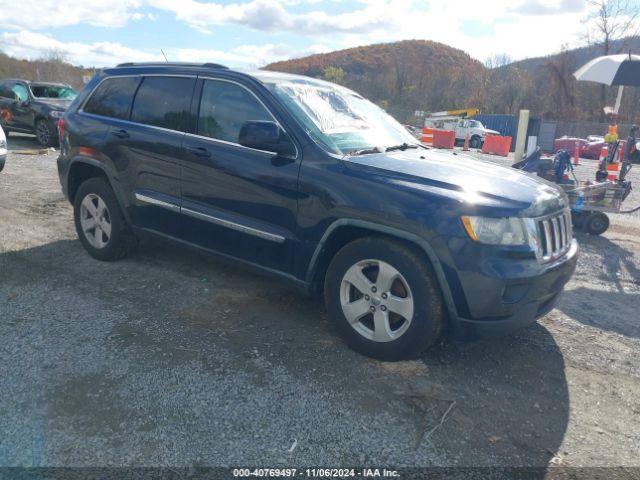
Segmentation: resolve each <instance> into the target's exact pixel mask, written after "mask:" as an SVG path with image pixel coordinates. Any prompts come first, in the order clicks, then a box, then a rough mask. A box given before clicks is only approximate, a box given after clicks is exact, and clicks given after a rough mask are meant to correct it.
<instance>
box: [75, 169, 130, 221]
mask: <svg viewBox="0 0 640 480" xmlns="http://www.w3.org/2000/svg"><path fill="white" fill-rule="evenodd" d="M96 177H97V178H103V179H105V180H106V181H107V183H108V184H109V186H110V187H111V190H113V193H114V195H115V197H116V200H117V201H118V204H119V205H120V210H121V211H122V214H123V215H124V217H125V220H126V221H127V223H129V224H131V222H130V218H129V215H128V212H127V209H126V208H125V204H124V202H123V200H122V192H121V191H120V190H119V189H118V188H116V184H115V182H114V181H113V176H112V175H111V174H110V172H109V171H108V169H107V168H106V165H105V164H104V163H102V162H99V161H98V160H96V159H93V158H90V157H75V158H73V159H72V160H71V162H70V165H69V172H68V174H67V197H68V199H69V202H70V203H71V204H72V205H73V203H74V201H75V195H76V192H77V191H78V187H80V185H82V183H83V182H85V181H86V180H89V179H90V178H96Z"/></svg>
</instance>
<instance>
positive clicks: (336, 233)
mask: <svg viewBox="0 0 640 480" xmlns="http://www.w3.org/2000/svg"><path fill="white" fill-rule="evenodd" d="M366 236H381V237H385V238H389V239H392V240H396V241H400V242H402V243H404V244H406V245H408V246H409V247H412V248H415V249H417V250H419V251H420V252H421V253H422V254H424V255H425V257H426V259H427V261H428V262H429V264H430V266H431V268H432V269H433V271H434V273H435V275H436V279H437V281H438V286H439V287H440V291H441V292H442V297H443V298H444V301H445V306H446V309H447V312H448V314H449V318H450V320H451V321H456V319H457V318H458V315H457V311H456V307H455V303H454V301H453V296H452V294H451V289H450V288H449V283H448V282H447V279H446V277H445V274H444V270H443V268H442V265H441V263H440V260H439V259H438V256H437V255H436V253H435V251H434V249H433V247H431V245H430V244H429V242H428V241H427V240H425V239H424V238H422V237H420V236H418V235H416V234H414V233H411V232H407V231H405V230H401V229H398V228H395V227H390V226H387V225H381V224H377V223H373V222H369V221H364V220H357V219H340V220H336V221H335V222H333V223H332V224H331V225H330V226H329V227H328V228H327V230H326V231H325V233H324V235H323V236H322V239H321V240H320V242H319V243H318V246H317V247H316V250H315V251H314V253H313V256H312V258H311V261H310V263H309V267H308V269H307V275H306V281H307V282H308V284H309V285H310V288H311V289H315V288H318V287H319V286H321V285H322V282H323V281H324V276H325V274H326V271H327V268H328V266H329V263H330V262H331V259H332V258H333V257H334V255H335V254H336V253H337V252H338V251H339V250H340V249H341V248H342V247H343V246H345V245H346V244H347V243H349V242H352V241H353V240H356V239H358V238H362V237H366Z"/></svg>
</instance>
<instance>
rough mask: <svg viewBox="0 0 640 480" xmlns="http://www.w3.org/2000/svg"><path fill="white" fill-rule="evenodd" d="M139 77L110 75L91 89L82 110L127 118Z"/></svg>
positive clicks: (111, 116) (122, 118)
mask: <svg viewBox="0 0 640 480" xmlns="http://www.w3.org/2000/svg"><path fill="white" fill-rule="evenodd" d="M139 83H140V78H139V77H112V78H108V79H106V80H104V81H103V82H102V83H101V84H100V85H98V87H97V88H96V89H95V90H94V91H93V93H92V94H91V96H90V97H89V100H87V103H86V104H85V105H84V108H83V109H82V110H83V111H85V112H87V113H93V114H95V115H101V116H103V117H110V118H117V119H120V120H127V119H128V118H129V109H130V107H131V102H132V100H133V95H134V94H135V92H136V88H138V84H139Z"/></svg>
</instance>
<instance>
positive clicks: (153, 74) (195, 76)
mask: <svg viewBox="0 0 640 480" xmlns="http://www.w3.org/2000/svg"><path fill="white" fill-rule="evenodd" d="M142 77H181V78H195V79H196V81H197V80H199V79H202V80H213V81H220V82H227V83H233V84H235V85H238V86H239V87H241V88H244V89H245V90H246V91H247V92H249V93H250V94H251V95H252V96H253V97H254V98H255V99H256V100H257V101H258V102H259V103H260V105H262V107H263V108H264V109H265V110H266V111H267V113H268V114H269V116H270V117H271V118H272V119H273V121H274V122H275V123H276V124H277V125H278V127H280V128H281V129H282V131H283V132H284V133H286V134H287V136H288V137H289V138H290V139H291V142H292V143H293V147H294V148H295V149H296V154H295V156H293V157H291V158H294V159H295V160H297V159H298V156H299V152H300V151H299V150H298V145H296V142H295V141H294V140H293V137H292V136H291V135H289V132H287V130H286V129H285V128H284V127H283V126H282V124H281V123H280V122H279V121H278V119H277V118H276V117H275V116H274V115H273V113H272V112H271V110H269V108H268V107H267V106H266V105H265V104H264V102H263V101H262V100H260V98H258V96H257V95H256V94H255V93H254V92H253V91H251V89H249V88H247V87H246V86H245V85H242V84H241V83H238V82H236V81H234V80H229V79H226V78H216V77H209V76H201V75H181V74H167V73H149V74H143V73H138V74H127V75H113V76H110V77H105V78H103V79H102V80H100V82H98V84H97V85H96V86H95V87H94V88H93V90H92V91H91V93H90V94H89V95H88V96H87V98H85V99H84V100H83V101H82V104H81V105H80V107H78V110H77V113H78V114H79V115H85V116H88V117H92V118H97V119H104V120H115V121H117V122H125V123H127V124H129V125H136V126H143V127H149V128H153V129H157V130H161V131H165V132H174V133H179V134H183V135H188V136H190V137H193V138H198V139H202V140H209V141H212V142H219V143H222V144H224V145H232V146H235V147H240V148H244V149H247V150H251V151H252V152H262V153H267V154H269V155H272V156H275V155H277V154H278V153H277V152H272V151H270V150H260V149H257V148H251V147H245V146H244V145H240V144H239V143H235V142H228V141H226V140H221V139H218V138H213V137H207V136H206V135H199V134H197V133H191V132H183V131H181V130H173V129H171V128H165V127H158V126H156V125H148V124H146V123H139V122H133V121H131V120H125V119H122V118H116V117H107V116H104V115H98V114H97V113H91V112H85V111H84V107H85V105H86V104H87V102H88V101H89V99H90V98H91V97H92V96H93V95H94V93H95V92H96V90H97V89H98V87H100V85H102V84H103V83H104V82H106V81H107V80H110V79H112V78H142ZM136 93H137V91H136ZM134 100H135V95H134ZM200 101H201V98H199V99H198V117H199V116H200V115H199V114H200ZM131 106H132V107H133V104H132V105H131Z"/></svg>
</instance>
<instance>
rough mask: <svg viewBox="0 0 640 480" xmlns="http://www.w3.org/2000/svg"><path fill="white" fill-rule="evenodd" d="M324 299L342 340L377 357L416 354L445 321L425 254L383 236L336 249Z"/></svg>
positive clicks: (437, 332)
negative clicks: (423, 255)
mask: <svg viewBox="0 0 640 480" xmlns="http://www.w3.org/2000/svg"><path fill="white" fill-rule="evenodd" d="M325 302H326V305H327V310H328V311H329V315H330V317H331V319H332V321H333V323H334V324H335V326H336V328H337V329H338V331H339V332H340V334H341V335H342V337H343V338H344V339H345V341H346V343H347V344H348V345H349V346H350V347H351V348H353V349H354V350H356V351H358V352H360V353H362V354H363V355H367V356H370V357H373V358H377V359H380V360H390V361H395V360H405V359H410V358H415V357H417V356H419V355H420V354H421V353H422V352H424V351H425V350H426V349H427V348H428V347H429V346H431V345H432V344H433V343H434V342H435V341H436V340H437V339H438V337H439V336H440V333H441V331H442V327H443V323H444V310H443V305H442V300H441V296H440V291H439V289H438V286H437V284H436V280H435V277H434V275H433V273H432V271H431V269H430V268H429V265H427V263H426V261H425V259H424V258H423V257H422V256H421V255H418V254H417V253H416V252H414V251H413V250H411V249H410V248H407V247H406V246H405V245H404V244H401V243H399V242H395V241H392V240H387V239H383V238H363V239H359V240H355V241H353V242H351V243H349V244H348V245H346V246H345V247H343V248H342V249H341V250H340V251H339V252H338V253H337V254H336V256H335V257H334V258H333V260H332V261H331V264H330V265H329V268H328V270H327V275H326V278H325Z"/></svg>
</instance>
